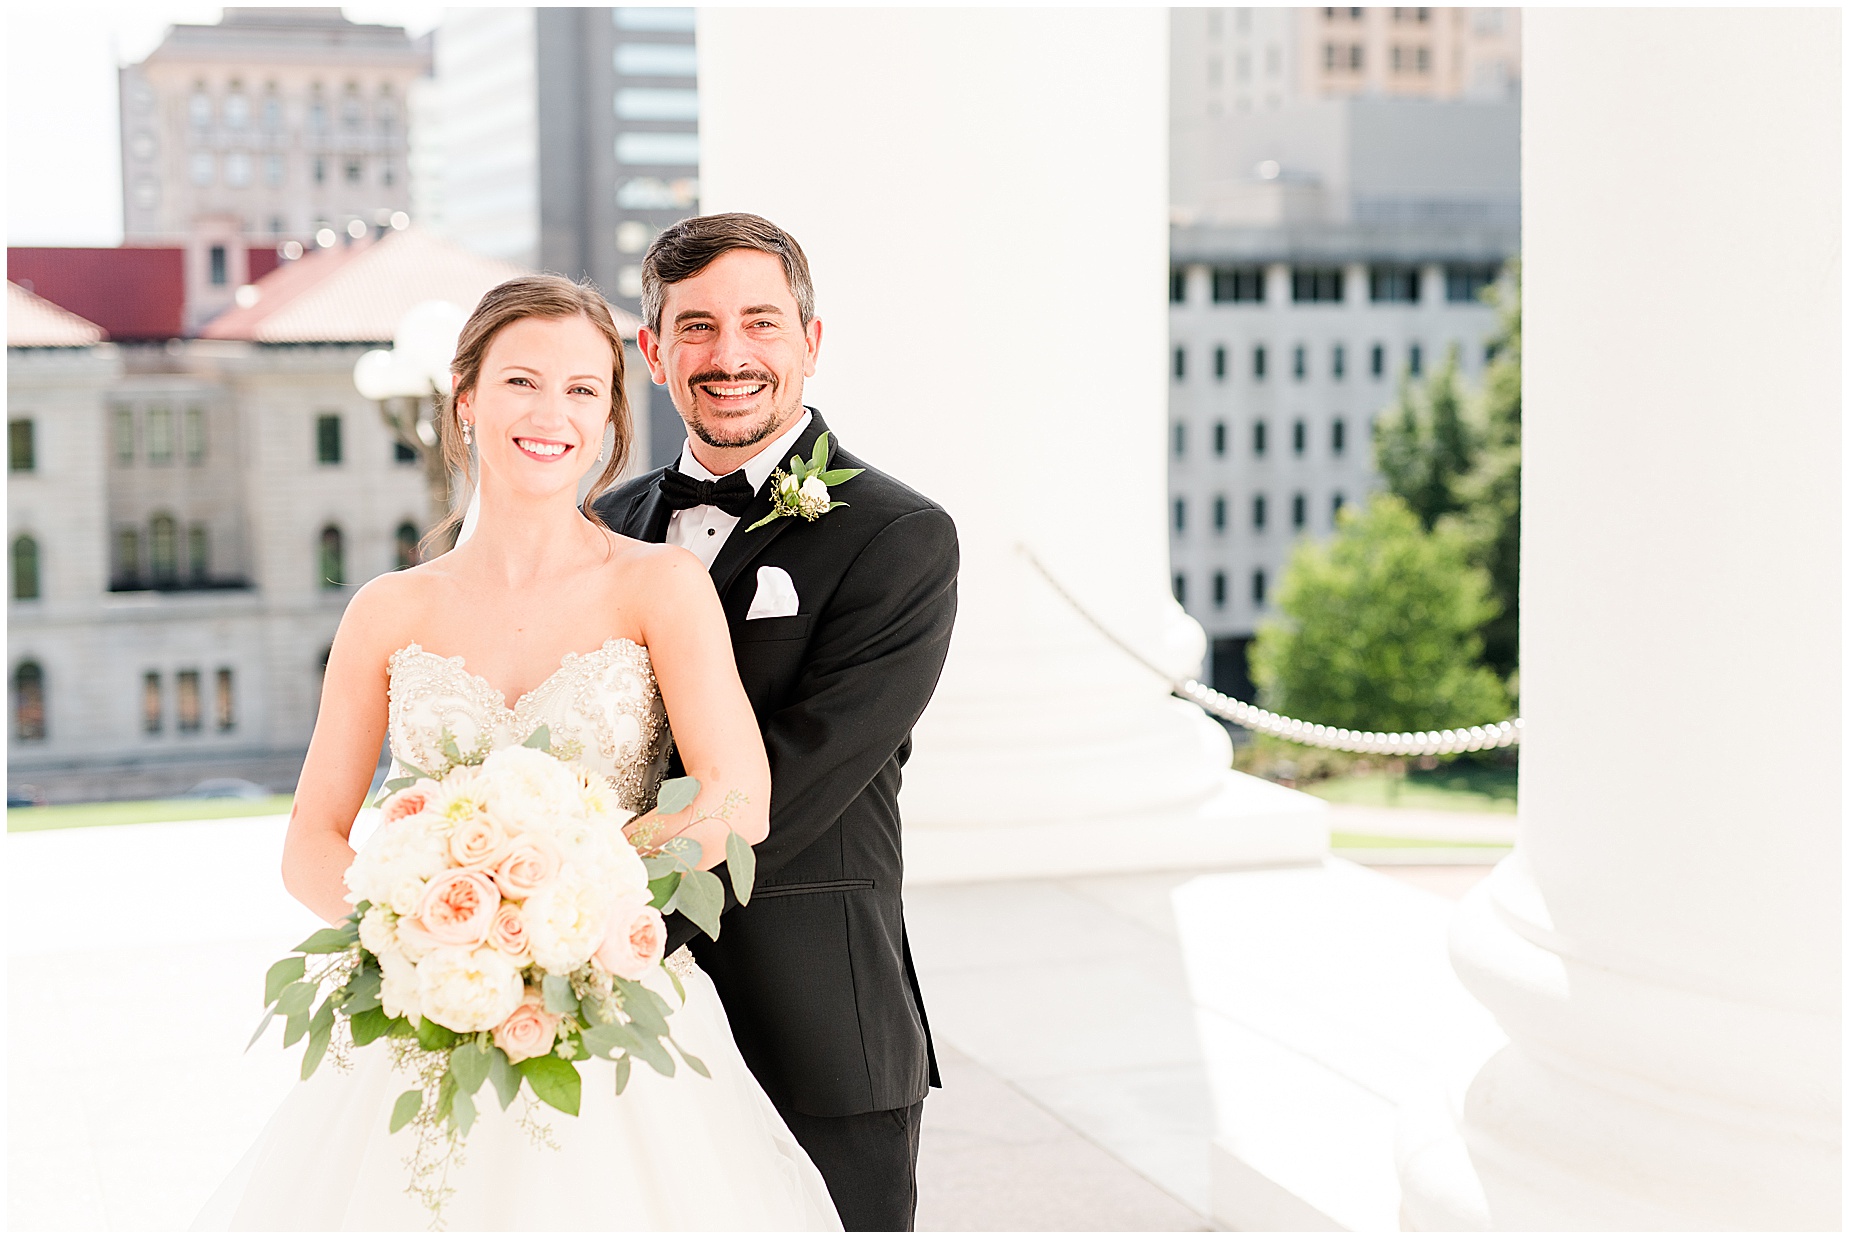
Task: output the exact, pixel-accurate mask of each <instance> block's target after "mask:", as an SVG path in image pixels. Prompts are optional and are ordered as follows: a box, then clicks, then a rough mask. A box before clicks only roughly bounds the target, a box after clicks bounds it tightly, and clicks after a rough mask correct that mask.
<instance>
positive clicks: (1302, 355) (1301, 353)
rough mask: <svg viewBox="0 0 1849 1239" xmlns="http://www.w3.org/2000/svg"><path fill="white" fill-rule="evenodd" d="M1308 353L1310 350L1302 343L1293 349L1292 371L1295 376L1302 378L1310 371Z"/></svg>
mask: <svg viewBox="0 0 1849 1239" xmlns="http://www.w3.org/2000/svg"><path fill="white" fill-rule="evenodd" d="M1308 353H1309V350H1308V349H1306V348H1304V347H1303V345H1301V344H1299V345H1298V346H1297V347H1296V348H1294V349H1292V350H1291V358H1290V372H1291V374H1292V376H1293V377H1295V378H1299V379H1301V378H1303V377H1304V376H1305V375H1306V374H1308V373H1309V369H1310V360H1309V356H1308Z"/></svg>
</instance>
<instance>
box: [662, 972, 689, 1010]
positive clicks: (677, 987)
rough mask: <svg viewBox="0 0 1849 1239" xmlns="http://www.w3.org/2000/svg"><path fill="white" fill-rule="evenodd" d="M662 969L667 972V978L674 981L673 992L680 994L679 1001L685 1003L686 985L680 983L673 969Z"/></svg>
mask: <svg viewBox="0 0 1849 1239" xmlns="http://www.w3.org/2000/svg"><path fill="white" fill-rule="evenodd" d="M662 971H663V972H665V973H667V974H668V980H670V981H672V982H674V992H675V993H676V994H679V995H680V1000H681V1003H682V1005H685V1004H686V1002H687V987H686V986H685V985H682V984H681V979H680V977H679V976H678V975H676V974H675V971H674V969H672V968H668V967H663V968H662Z"/></svg>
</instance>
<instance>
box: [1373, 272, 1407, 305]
mask: <svg viewBox="0 0 1849 1239" xmlns="http://www.w3.org/2000/svg"><path fill="white" fill-rule="evenodd" d="M1367 297H1368V300H1369V301H1379V302H1387V301H1397V302H1405V303H1407V304H1417V303H1418V300H1419V268H1417V267H1412V266H1407V265H1405V264H1402V263H1377V264H1376V265H1374V266H1372V267H1369V268H1368V269H1367Z"/></svg>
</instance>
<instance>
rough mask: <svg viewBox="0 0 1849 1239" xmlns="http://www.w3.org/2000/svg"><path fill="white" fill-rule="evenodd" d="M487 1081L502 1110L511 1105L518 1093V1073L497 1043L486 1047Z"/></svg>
mask: <svg viewBox="0 0 1849 1239" xmlns="http://www.w3.org/2000/svg"><path fill="white" fill-rule="evenodd" d="M488 1082H489V1083H490V1084H492V1085H494V1095H495V1097H497V1098H498V1099H499V1100H500V1103H501V1109H503V1110H505V1109H507V1107H509V1106H511V1105H513V1104H514V1098H516V1097H518V1096H519V1095H520V1073H519V1072H518V1071H516V1070H515V1069H514V1065H513V1063H512V1062H510V1061H509V1060H508V1057H507V1054H506V1052H505V1051H503V1050H502V1049H501V1047H500V1046H498V1045H496V1046H489V1047H488Z"/></svg>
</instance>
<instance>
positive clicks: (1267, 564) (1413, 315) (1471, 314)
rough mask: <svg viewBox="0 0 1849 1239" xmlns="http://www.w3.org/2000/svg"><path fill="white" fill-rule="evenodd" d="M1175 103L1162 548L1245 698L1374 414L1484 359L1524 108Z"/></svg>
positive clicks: (1516, 230)
mask: <svg viewBox="0 0 1849 1239" xmlns="http://www.w3.org/2000/svg"><path fill="white" fill-rule="evenodd" d="M1241 11H1244V10H1234V11H1233V12H1235V13H1236V12H1241ZM1346 11H1347V10H1342V12H1346ZM1403 11H1404V12H1408V13H1411V12H1414V10H1403ZM1248 12H1251V13H1252V14H1253V26H1254V28H1255V29H1258V28H1262V27H1263V26H1264V24H1265V23H1270V24H1271V25H1272V26H1273V27H1277V28H1279V29H1284V30H1288V29H1289V23H1288V22H1286V21H1285V17H1289V18H1290V19H1291V20H1293V21H1307V20H1310V18H1305V17H1302V16H1301V13H1299V12H1296V11H1285V13H1284V16H1282V17H1281V16H1279V11H1277V10H1250V11H1248ZM1303 12H1311V13H1313V15H1314V17H1315V20H1318V21H1320V20H1322V17H1321V14H1322V12H1323V11H1322V10H1320V9H1319V10H1313V11H1307V10H1306V11H1303ZM1440 12H1441V13H1442V12H1447V11H1442V10H1441V11H1440ZM1197 16H1199V14H1198V13H1190V14H1189V15H1188V20H1189V21H1192V20H1193V19H1194V18H1195V17H1197ZM1175 20H1176V22H1177V27H1176V28H1174V30H1173V38H1174V40H1175V45H1176V46H1175V58H1176V60H1177V61H1179V60H1181V59H1182V58H1184V57H1186V56H1190V55H1193V54H1194V53H1193V50H1192V49H1184V48H1183V47H1182V46H1181V45H1182V44H1183V43H1184V42H1185V41H1186V40H1187V39H1188V37H1189V34H1188V32H1187V31H1186V30H1185V29H1183V28H1182V25H1183V11H1181V10H1177V11H1176V15H1175ZM1447 20H1448V19H1447ZM1280 23H1282V25H1280ZM1179 106H1180V105H1179V104H1177V107H1178V108H1179ZM1193 119H1194V121H1196V122H1198V123H1196V124H1194V125H1193V126H1192V127H1191V128H1189V127H1181V128H1177V129H1175V130H1173V131H1172V137H1173V139H1174V141H1173V146H1172V154H1171V162H1170V169H1171V236H1170V251H1171V252H1170V257H1171V264H1172V265H1171V272H1170V289H1169V293H1170V297H1169V300H1170V333H1171V339H1170V347H1171V353H1170V358H1169V413H1170V425H1169V435H1170V440H1169V445H1168V446H1169V454H1170V466H1169V479H1170V497H1169V498H1170V505H1169V540H1170V555H1171V564H1172V572H1173V578H1174V579H1173V585H1174V591H1175V595H1176V597H1177V599H1179V600H1180V601H1181V603H1182V604H1183V605H1184V606H1185V607H1186V608H1187V610H1188V613H1189V614H1191V615H1192V616H1194V617H1195V618H1196V619H1198V620H1199V621H1200V622H1201V624H1202V625H1203V627H1205V628H1206V630H1207V633H1208V636H1209V638H1210V639H1211V642H1212V646H1211V648H1212V674H1213V679H1214V683H1215V686H1216V687H1217V688H1219V689H1220V690H1221V691H1223V692H1227V693H1231V694H1232V695H1234V696H1238V697H1241V698H1243V699H1247V700H1250V698H1251V694H1252V691H1253V687H1252V683H1251V679H1250V674H1249V670H1248V665H1247V647H1248V645H1249V643H1250V641H1251V638H1252V637H1253V635H1254V634H1255V632H1256V630H1257V627H1258V625H1259V624H1260V623H1261V622H1263V621H1264V620H1265V619H1266V618H1267V617H1268V616H1269V615H1270V614H1271V613H1272V606H1273V603H1274V601H1275V598H1276V592H1277V587H1278V584H1279V581H1280V579H1281V576H1282V574H1283V571H1284V568H1285V565H1286V564H1287V563H1288V562H1289V559H1290V555H1291V552H1292V549H1293V547H1294V546H1295V544H1296V543H1297V542H1298V540H1299V539H1302V538H1306V537H1326V536H1327V535H1328V534H1329V533H1330V532H1331V531H1332V530H1333V529H1334V528H1335V516H1336V513H1337V512H1338V511H1339V510H1340V509H1341V508H1342V507H1343V506H1344V505H1346V504H1351V503H1356V502H1359V501H1361V500H1363V499H1365V498H1366V497H1367V496H1368V495H1369V494H1370V493H1371V492H1372V491H1374V490H1375V489H1377V488H1378V486H1379V479H1378V476H1377V475H1376V473H1375V471H1374V468H1373V423H1374V420H1375V418H1376V416H1377V415H1378V414H1379V413H1380V411H1381V410H1382V409H1384V408H1386V407H1388V406H1389V405H1391V404H1392V403H1393V401H1394V400H1395V397H1396V396H1397V394H1398V392H1399V390H1400V387H1401V385H1402V384H1403V383H1406V382H1408V381H1414V380H1418V379H1421V378H1424V377H1426V376H1428V375H1429V374H1431V373H1432V371H1433V370H1434V369H1435V368H1436V367H1438V366H1440V365H1442V364H1443V363H1444V361H1445V359H1446V358H1447V356H1449V355H1452V354H1455V356H1456V358H1457V362H1458V366H1459V369H1460V371H1461V373H1462V376H1463V380H1464V383H1465V384H1466V385H1471V384H1474V383H1476V382H1477V381H1478V380H1479V379H1480V377H1481V374H1482V371H1483V367H1484V365H1485V363H1486V361H1487V355H1486V347H1487V341H1488V338H1489V337H1490V335H1491V334H1492V333H1493V331H1494V329H1495V325H1496V319H1495V313H1494V311H1493V310H1492V309H1491V308H1490V307H1489V306H1488V305H1487V304H1485V302H1484V301H1483V300H1482V299H1481V297H1480V295H1479V294H1480V293H1481V292H1482V290H1483V289H1484V287H1485V286H1486V285H1488V284H1490V283H1491V282H1493V281H1494V280H1495V279H1496V278H1497V277H1498V273H1499V272H1500V270H1501V269H1502V267H1503V265H1504V264H1505V263H1506V262H1507V261H1508V260H1509V259H1510V258H1511V257H1513V256H1514V255H1515V253H1516V252H1517V249H1518V247H1519V244H1520V236H1521V197H1520V194H1521V190H1520V119H1521V114H1520V105H1519V102H1517V101H1514V100H1504V101H1498V102H1487V101H1486V102H1472V101H1467V100H1449V101H1443V100H1430V99H1396V98H1387V97H1362V96H1355V97H1346V98H1343V97H1330V98H1315V97H1308V96H1305V95H1301V94H1298V95H1290V96H1287V97H1284V98H1281V99H1280V101H1279V102H1278V103H1277V104H1276V105H1275V106H1272V107H1268V108H1265V109H1262V110H1256V111H1251V112H1247V113H1243V114H1237V115H1220V116H1205V115H1202V116H1196V117H1195V118H1193Z"/></svg>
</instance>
